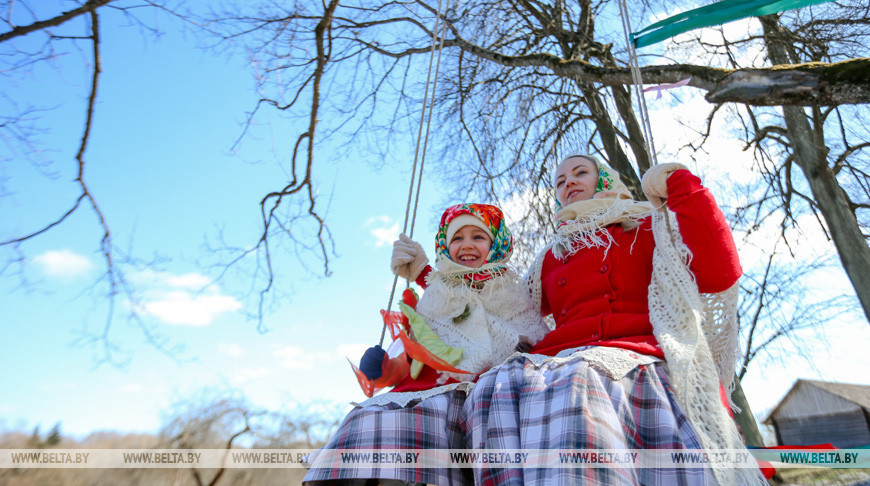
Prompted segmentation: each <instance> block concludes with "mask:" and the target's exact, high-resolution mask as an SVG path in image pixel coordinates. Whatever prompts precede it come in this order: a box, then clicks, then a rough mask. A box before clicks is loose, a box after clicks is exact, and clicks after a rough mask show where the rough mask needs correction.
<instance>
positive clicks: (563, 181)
mask: <svg viewBox="0 0 870 486" xmlns="http://www.w3.org/2000/svg"><path fill="white" fill-rule="evenodd" d="M555 184H556V199H557V200H558V201H559V204H561V205H562V206H563V207H564V206H567V205H569V204H571V203H575V202H577V201H586V200H587V199H592V196H593V195H594V194H595V189H596V188H597V187H598V168H597V167H596V166H595V163H594V162H592V161H591V160H589V159H585V158H583V157H571V158H568V159H565V160H563V161H562V163H561V164H559V166H558V167H556V179H555Z"/></svg>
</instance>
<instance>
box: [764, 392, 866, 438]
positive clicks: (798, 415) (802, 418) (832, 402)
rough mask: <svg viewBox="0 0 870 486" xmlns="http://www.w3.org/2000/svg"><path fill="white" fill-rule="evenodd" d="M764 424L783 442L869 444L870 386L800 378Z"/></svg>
mask: <svg viewBox="0 0 870 486" xmlns="http://www.w3.org/2000/svg"><path fill="white" fill-rule="evenodd" d="M763 423H764V424H767V425H772V426H773V428H774V430H775V431H776V441H777V443H778V444H780V445H813V444H827V443H830V444H833V445H834V447H839V448H850V447H860V446H866V445H870V385H852V384H847V383H832V382H827V381H817V380H798V381H796V382H795V384H794V385H792V387H791V390H789V391H788V393H786V395H785V397H783V399H782V400H781V401H780V402H779V404H778V405H777V406H776V407H775V408H774V409H773V411H772V412H771V413H770V416H769V417H767V419H766V420H764V422H763Z"/></svg>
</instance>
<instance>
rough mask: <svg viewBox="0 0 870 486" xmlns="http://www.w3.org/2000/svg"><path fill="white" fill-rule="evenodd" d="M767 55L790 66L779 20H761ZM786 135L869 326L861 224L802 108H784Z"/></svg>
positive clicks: (868, 255)
mask: <svg viewBox="0 0 870 486" xmlns="http://www.w3.org/2000/svg"><path fill="white" fill-rule="evenodd" d="M761 25H762V26H763V27H764V38H765V42H766V44H767V49H768V53H769V56H770V59H771V61H772V62H773V63H774V64H787V63H788V62H789V61H790V59H789V56H788V53H787V51H786V46H784V45H783V44H782V42H781V41H779V40H778V36H777V35H776V34H777V30H778V24H777V20H776V18H775V17H773V16H765V17H761ZM782 111H783V116H784V118H785V126H786V134H787V136H788V139H789V143H790V145H791V147H792V151H793V153H794V160H795V163H796V164H797V165H798V167H800V168H801V171H803V173H804V176H805V177H806V178H807V181H808V182H809V185H810V190H811V191H812V193H813V199H814V200H815V202H816V204H817V205H818V207H819V211H820V212H821V213H822V217H823V218H824V220H825V223H826V224H827V225H828V230H829V231H830V234H831V239H833V241H834V246H835V247H836V248H837V253H838V254H839V256H840V261H841V262H842V263H843V269H844V270H845V271H846V275H848V276H849V280H850V281H851V282H852V286H853V287H854V288H855V293H856V294H857V295H858V300H859V301H860V302H861V307H862V308H863V310H864V315H865V316H866V317H867V320H868V322H870V246H868V245H867V240H866V239H865V237H864V235H863V234H862V233H861V228H860V227H859V226H858V220H857V219H856V217H855V214H854V213H853V212H852V210H851V207H850V205H849V200H848V198H847V197H846V192H845V191H844V190H843V188H842V187H841V186H840V183H839V181H837V178H836V176H835V174H834V172H833V170H831V168H830V166H828V162H827V149H826V148H825V143H824V140H820V139H819V136H818V134H817V133H816V132H815V131H814V130H813V129H812V127H811V126H810V123H809V121H808V119H807V115H806V113H804V111H803V108H801V107H797V106H783V107H782Z"/></svg>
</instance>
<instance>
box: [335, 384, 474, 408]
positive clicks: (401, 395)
mask: <svg viewBox="0 0 870 486" xmlns="http://www.w3.org/2000/svg"><path fill="white" fill-rule="evenodd" d="M472 389H474V383H473V382H470V381H463V382H461V383H450V384H448V385H441V386H436V387H435V388H430V389H428V390H420V391H413V392H387V393H381V394H380V395H375V396H373V397H371V398H369V399H368V400H366V401H364V402H362V403H355V402H350V403H351V405H353V406H354V407H358V408H365V407H371V406H380V407H383V406H386V405H389V404H391V403H395V404H397V405H399V406H400V407H406V406H408V404H409V403H411V402H413V401H414V400H426V399H427V398H431V397H434V396H435V395H440V394H442V393H447V392H449V391H452V390H459V391H462V392H465V394H466V395H467V394H468V393H469V392H470V391H471V390H472Z"/></svg>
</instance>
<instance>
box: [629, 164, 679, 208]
mask: <svg viewBox="0 0 870 486" xmlns="http://www.w3.org/2000/svg"><path fill="white" fill-rule="evenodd" d="M683 169H688V168H687V167H686V166H685V165H683V164H678V163H674V162H671V163H667V164H658V165H654V166H652V167H650V168H649V170H648V171H646V174H644V175H643V179H642V180H641V182H640V185H641V188H643V193H644V194H645V195H646V198H647V199H649V202H650V203H652V205H653V207H654V208H656V209H658V210H662V209H663V208H664V207H665V201H666V200H667V199H668V177H670V176H671V174H673V173H674V172H676V171H678V170H683Z"/></svg>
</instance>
